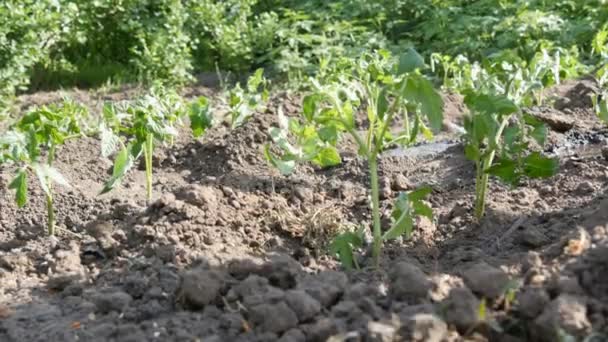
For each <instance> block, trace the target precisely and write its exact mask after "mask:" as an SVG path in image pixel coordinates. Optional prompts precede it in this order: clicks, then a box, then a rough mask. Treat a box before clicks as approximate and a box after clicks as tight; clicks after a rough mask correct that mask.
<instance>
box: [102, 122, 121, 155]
mask: <svg viewBox="0 0 608 342" xmlns="http://www.w3.org/2000/svg"><path fill="white" fill-rule="evenodd" d="M99 130H100V140H101V156H102V157H104V158H106V157H108V156H110V155H111V154H112V153H114V151H116V148H117V146H118V144H119V142H120V139H119V138H118V136H117V135H116V134H114V132H112V130H111V129H109V128H108V126H106V124H105V123H103V122H102V123H101V125H100V126H99Z"/></svg>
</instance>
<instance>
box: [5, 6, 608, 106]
mask: <svg viewBox="0 0 608 342" xmlns="http://www.w3.org/2000/svg"><path fill="white" fill-rule="evenodd" d="M0 18H2V25H0V96H2V97H5V96H10V95H14V94H15V93H17V92H20V91H24V90H27V89H32V90H35V89H39V88H56V87H60V86H74V85H76V86H85V87H88V86H97V85H100V84H103V83H104V82H107V81H113V82H125V81H127V82H131V81H136V82H142V83H153V82H161V83H164V84H170V85H180V84H184V83H185V82H188V81H189V80H190V79H192V76H193V75H195V74H196V73H198V72H202V71H215V70H216V68H218V69H220V70H222V71H233V72H237V73H242V72H248V71H252V70H254V69H255V68H258V67H265V68H266V70H269V71H270V72H271V73H272V74H274V75H275V76H278V77H282V78H284V79H286V80H289V81H292V82H293V83H297V82H299V81H300V80H302V79H304V77H305V76H307V75H314V74H318V73H324V72H331V68H332V66H333V63H332V61H334V60H335V59H337V58H338V57H344V56H358V55H360V54H361V53H362V52H364V51H369V50H372V49H377V48H385V49H388V50H392V51H394V52H398V51H402V50H403V49H404V48H406V47H408V46H414V47H415V48H416V49H417V50H418V51H420V52H421V53H422V54H423V55H424V56H425V57H428V56H429V55H430V54H431V53H433V52H439V53H441V54H442V55H448V56H452V57H454V56H456V55H459V54H462V55H464V56H466V57H467V58H468V60H470V61H484V60H491V59H493V58H494V59H496V58H507V57H505V56H508V58H510V59H518V60H521V61H524V62H525V61H528V60H530V59H531V58H532V57H533V56H534V55H535V54H536V53H537V52H539V51H540V50H541V49H547V50H555V49H562V50H563V51H568V53H569V55H570V56H572V58H574V59H575V61H574V63H580V64H581V65H591V64H594V63H596V62H597V61H595V60H594V59H593V57H592V56H591V42H592V40H593V37H594V35H595V34H596V32H597V30H598V29H599V28H600V27H601V26H602V25H603V24H604V23H606V22H607V21H608V6H606V4H605V3H604V2H603V1H601V0H544V1H543V0H477V1H473V0H422V1H421V0H377V1H368V0H333V1H325V0H5V1H2V2H0Z"/></svg>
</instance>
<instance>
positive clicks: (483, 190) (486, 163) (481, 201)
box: [475, 116, 510, 220]
mask: <svg viewBox="0 0 608 342" xmlns="http://www.w3.org/2000/svg"><path fill="white" fill-rule="evenodd" d="M509 118H510V116H508V117H506V118H504V119H503V121H502V123H501V124H500V127H498V130H497V131H496V136H495V137H494V142H493V144H492V145H490V146H491V148H492V151H491V152H490V154H488V156H487V157H486V158H485V159H484V160H483V161H482V162H478V163H477V182H476V183H475V217H476V218H477V220H481V218H482V217H483V215H484V214H485V210H486V194H487V191H488V181H489V179H490V175H489V174H488V172H487V170H488V169H489V168H490V167H491V166H492V163H493V162H494V157H495V156H496V148H497V146H498V143H499V142H500V137H501V136H502V132H503V131H504V130H505V127H507V124H508V123H509Z"/></svg>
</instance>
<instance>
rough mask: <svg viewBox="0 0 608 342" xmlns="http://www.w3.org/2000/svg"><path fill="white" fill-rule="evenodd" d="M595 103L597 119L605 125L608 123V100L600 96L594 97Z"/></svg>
mask: <svg viewBox="0 0 608 342" xmlns="http://www.w3.org/2000/svg"><path fill="white" fill-rule="evenodd" d="M593 103H594V107H595V112H596V114H597V117H598V118H599V119H600V120H602V121H603V122H605V123H608V99H603V98H601V96H599V95H595V96H594V97H593Z"/></svg>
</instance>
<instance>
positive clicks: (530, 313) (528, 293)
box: [517, 287, 551, 318]
mask: <svg viewBox="0 0 608 342" xmlns="http://www.w3.org/2000/svg"><path fill="white" fill-rule="evenodd" d="M550 300H551V299H550V298H549V294H548V293H547V292H546V291H545V290H544V289H542V288H536V287H528V288H526V289H525V290H524V291H522V292H520V293H519V294H518V295H517V303H518V305H517V309H518V311H519V312H520V313H521V314H522V315H523V316H524V317H526V318H536V317H537V316H538V315H540V313H541V312H542V311H543V308H544V307H545V306H546V305H547V303H549V301H550Z"/></svg>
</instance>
